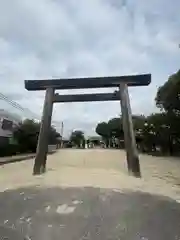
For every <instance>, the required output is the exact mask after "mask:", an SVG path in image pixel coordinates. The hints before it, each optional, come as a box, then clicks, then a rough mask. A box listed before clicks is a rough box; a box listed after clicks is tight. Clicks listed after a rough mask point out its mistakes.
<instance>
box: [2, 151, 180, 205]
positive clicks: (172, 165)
mask: <svg viewBox="0 0 180 240" xmlns="http://www.w3.org/2000/svg"><path fill="white" fill-rule="evenodd" d="M33 161H34V160H33V159H32V160H28V161H25V162H19V163H12V164H8V165H4V166H1V167H0V191H4V190H7V189H14V188H18V187H26V186H33V185H36V186H37V185H39V186H42V187H43V186H44V187H46V186H59V187H63V186H64V187H68V186H69V187H86V186H91V187H100V188H113V189H116V190H117V191H123V190H124V189H128V190H131V191H137V190H138V191H143V192H148V193H153V194H159V195H163V196H168V197H170V198H172V199H174V200H176V201H178V202H180V159H177V158H169V157H152V156H147V155H140V165H141V172H142V178H141V179H136V178H134V177H131V176H128V174H127V166H126V155H125V152H124V151H120V150H104V149H85V150H78V149H73V150H72V149H70V150H68V149H63V150H59V151H58V152H57V153H55V154H54V155H51V156H48V161H47V173H46V174H44V175H42V176H32V167H33Z"/></svg>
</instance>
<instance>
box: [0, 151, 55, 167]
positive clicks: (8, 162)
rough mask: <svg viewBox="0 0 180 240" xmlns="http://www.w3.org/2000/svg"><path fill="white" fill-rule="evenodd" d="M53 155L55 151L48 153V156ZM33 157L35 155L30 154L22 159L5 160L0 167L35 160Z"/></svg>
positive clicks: (0, 163)
mask: <svg viewBox="0 0 180 240" xmlns="http://www.w3.org/2000/svg"><path fill="white" fill-rule="evenodd" d="M54 153H56V151H52V152H49V153H48V155H51V154H54ZM35 156H36V154H32V155H28V156H22V157H19V158H15V159H13V158H10V159H7V160H4V161H2V162H0V166H2V165H6V164H10V163H15V162H21V161H24V160H29V159H32V158H35Z"/></svg>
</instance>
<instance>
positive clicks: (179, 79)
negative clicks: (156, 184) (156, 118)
mask: <svg viewBox="0 0 180 240" xmlns="http://www.w3.org/2000/svg"><path fill="white" fill-rule="evenodd" d="M155 101H156V105H157V107H159V108H160V109H161V110H164V112H165V113H166V117H165V118H163V119H164V121H165V124H166V126H168V128H167V129H166V131H167V130H168V133H166V134H168V135H169V138H170V140H169V144H170V146H169V148H170V149H171V151H175V152H176V151H179V149H180V128H179V123H180V70H179V71H177V72H176V73H175V74H173V75H171V76H170V77H169V79H168V81H167V82H165V84H164V85H163V86H161V87H160V88H159V89H158V91H157V95H156V98H155ZM171 151H170V152H171Z"/></svg>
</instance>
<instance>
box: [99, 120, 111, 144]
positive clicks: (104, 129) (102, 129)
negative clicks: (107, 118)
mask: <svg viewBox="0 0 180 240" xmlns="http://www.w3.org/2000/svg"><path fill="white" fill-rule="evenodd" d="M96 133H97V134H98V135H100V136H101V137H102V139H103V141H104V142H105V144H106V146H107V147H108V145H109V139H110V129H109V125H108V123H106V122H101V123H98V125H97V126H96Z"/></svg>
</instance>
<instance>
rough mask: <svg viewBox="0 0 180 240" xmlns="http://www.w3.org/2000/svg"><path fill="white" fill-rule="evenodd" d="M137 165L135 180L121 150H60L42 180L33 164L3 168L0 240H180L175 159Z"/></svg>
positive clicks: (179, 165)
mask: <svg viewBox="0 0 180 240" xmlns="http://www.w3.org/2000/svg"><path fill="white" fill-rule="evenodd" d="M140 164H141V171H142V178H141V179H137V178H134V177H132V176H128V174H127V167H126V156H125V152H124V151H120V150H104V149H87V150H77V149H74V150H72V149H71V150H66V149H64V150H59V151H58V152H57V153H55V154H53V155H49V156H48V164H47V172H46V173H45V174H44V175H41V176H33V175H32V168H33V160H27V161H24V162H18V163H12V164H7V165H4V166H1V167H0V238H2V239H7V238H8V239H14V240H16V239H17V240H19V239H24V236H27V239H32V240H49V239H54V240H56V239H57V240H58V239H64V240H72V239H73V240H83V239H84V240H88V239H89V240H100V239H103V240H111V239H112V240H119V239H121V240H142V239H143V240H169V239H172V240H177V239H180V171H179V170H180V159H175V158H160V157H151V156H146V155H141V156H140ZM14 231H15V232H14ZM16 235H22V238H20V237H19V236H17V237H16ZM12 236H13V237H12Z"/></svg>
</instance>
